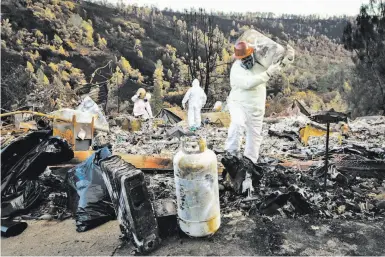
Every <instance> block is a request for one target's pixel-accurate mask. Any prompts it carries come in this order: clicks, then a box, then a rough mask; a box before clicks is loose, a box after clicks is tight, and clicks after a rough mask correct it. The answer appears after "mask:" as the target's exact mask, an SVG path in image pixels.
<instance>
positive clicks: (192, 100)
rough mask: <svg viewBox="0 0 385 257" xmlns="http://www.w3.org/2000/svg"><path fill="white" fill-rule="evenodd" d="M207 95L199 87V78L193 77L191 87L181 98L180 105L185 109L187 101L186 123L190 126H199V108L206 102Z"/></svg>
mask: <svg viewBox="0 0 385 257" xmlns="http://www.w3.org/2000/svg"><path fill="white" fill-rule="evenodd" d="M206 100H207V96H206V94H205V91H204V90H203V89H202V88H201V87H200V85H199V80H197V79H194V81H193V82H192V87H191V88H190V89H189V90H188V91H187V93H186V94H185V96H184V97H183V100H182V106H183V108H184V109H185V108H186V103H187V102H188V113H187V116H188V124H189V127H190V128H193V127H195V128H199V127H200V126H201V109H202V107H203V106H204V105H205V104H206Z"/></svg>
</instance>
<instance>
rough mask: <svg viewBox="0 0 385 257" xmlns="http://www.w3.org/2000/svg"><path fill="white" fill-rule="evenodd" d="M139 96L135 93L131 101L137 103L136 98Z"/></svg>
mask: <svg viewBox="0 0 385 257" xmlns="http://www.w3.org/2000/svg"><path fill="white" fill-rule="evenodd" d="M138 98H139V95H137V94H135V95H134V96H133V97H131V101H133V102H134V103H135V102H136V100H138Z"/></svg>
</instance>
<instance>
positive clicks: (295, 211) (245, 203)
mask: <svg viewBox="0 0 385 257" xmlns="http://www.w3.org/2000/svg"><path fill="white" fill-rule="evenodd" d="M144 124H145V126H144V128H142V129H141V130H139V131H135V132H128V131H126V130H123V129H122V128H121V127H119V126H115V127H113V128H112V129H111V132H110V133H109V134H106V133H100V134H98V135H97V136H96V139H98V138H104V139H103V140H104V141H108V142H111V143H112V149H113V151H116V152H124V153H131V154H141V155H159V154H160V155H164V156H169V157H171V158H172V156H173V154H174V153H176V152H177V150H178V148H179V145H180V141H179V136H180V135H179V136H171V135H170V131H182V132H183V133H185V134H188V132H187V131H188V128H187V126H186V124H185V123H180V124H179V127H178V125H174V126H173V127H171V128H170V127H162V126H160V127H157V126H153V124H151V122H148V123H144ZM308 124H313V126H318V127H321V129H322V125H317V124H315V123H314V122H312V121H311V120H310V119H309V118H308V117H306V116H305V115H297V116H291V117H285V118H280V119H276V120H275V121H274V122H270V121H269V119H267V122H265V123H264V126H263V135H264V141H263V144H262V147H261V158H260V163H261V167H260V169H262V170H263V172H262V173H263V177H262V179H261V180H260V181H259V183H257V184H256V185H255V188H254V192H253V194H252V196H250V195H249V197H248V198H245V196H246V195H244V196H239V195H236V194H234V193H233V190H232V189H231V185H230V184H231V183H230V182H229V181H228V179H227V178H226V177H223V178H221V186H220V188H221V200H222V202H221V206H222V211H223V212H230V211H232V210H234V209H239V208H242V209H244V210H245V211H247V212H251V213H252V212H255V211H258V212H260V213H262V214H280V215H284V216H290V217H294V216H296V215H299V214H312V215H316V216H318V217H323V218H346V219H348V218H351V219H377V218H381V217H382V218H383V217H384V213H385V211H384V205H385V202H384V201H385V182H384V178H385V162H384V160H385V117H382V116H378V117H362V118H358V119H356V120H354V121H349V122H348V126H349V132H348V133H346V134H344V133H341V130H340V127H341V124H337V125H335V126H334V127H332V132H331V135H330V142H329V149H330V150H329V151H330V153H329V154H330V165H329V168H328V174H327V188H326V190H325V188H324V186H323V183H324V177H323V174H324V173H323V168H324V158H325V136H310V138H309V141H308V145H307V146H305V145H304V144H303V142H302V141H301V135H300V129H301V128H304V127H306V125H308ZM176 128H178V129H176ZM196 134H198V135H200V136H203V137H205V138H206V140H207V145H208V147H209V148H210V149H213V150H214V151H215V152H216V153H217V157H218V161H219V163H220V162H221V160H222V159H223V157H224V156H223V149H224V144H225V140H226V137H227V128H223V127H216V126H211V125H205V126H204V127H203V128H202V129H200V130H198V131H197V132H196ZM103 140H102V141H103ZM95 141H96V142H97V141H98V140H95ZM243 146H244V144H243ZM243 146H242V147H243ZM354 165H356V166H357V165H362V166H363V167H362V169H361V170H360V171H359V172H358V173H357V171H355V170H354V169H353V168H354V167H353V166H354ZM365 165H366V168H365ZM363 173H367V174H366V176H365V175H364V174H363ZM148 177H149V178H150V181H151V180H152V181H156V182H155V183H154V182H152V183H151V186H150V188H151V191H156V192H157V193H156V195H158V196H159V195H161V196H165V197H167V198H175V195H174V190H172V189H171V190H169V189H170V188H173V180H172V176H170V174H169V175H168V176H166V175H165V174H156V175H148ZM158 184H159V186H158V188H157V185H158ZM156 188H157V189H156ZM163 191H164V192H163ZM277 201H278V202H280V204H277ZM293 202H295V204H293ZM301 208H303V209H305V210H306V211H304V210H301Z"/></svg>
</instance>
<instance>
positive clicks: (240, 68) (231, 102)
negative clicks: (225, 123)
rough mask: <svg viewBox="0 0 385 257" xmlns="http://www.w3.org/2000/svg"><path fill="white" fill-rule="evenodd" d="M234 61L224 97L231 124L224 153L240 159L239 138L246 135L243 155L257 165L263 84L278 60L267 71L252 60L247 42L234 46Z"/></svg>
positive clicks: (264, 96)
mask: <svg viewBox="0 0 385 257" xmlns="http://www.w3.org/2000/svg"><path fill="white" fill-rule="evenodd" d="M234 52H235V53H234V58H235V59H236V60H235V62H234V63H233V65H232V67H231V70H230V86H231V92H230V94H229V97H228V109H229V112H230V116H231V124H230V127H229V131H228V136H227V140H226V143H225V151H226V152H227V153H228V154H231V155H235V156H238V157H239V156H240V153H239V151H240V145H241V137H242V135H243V132H244V131H245V132H246V145H245V151H244V156H245V157H247V158H249V159H250V160H251V161H252V162H253V163H255V164H256V163H257V161H258V157H259V148H260V145H261V142H262V122H263V116H264V114H265V102H266V82H267V81H268V80H269V78H270V76H272V75H273V74H274V73H275V72H277V71H279V70H280V67H281V65H283V64H284V63H289V61H288V60H287V59H285V58H287V57H285V58H283V60H282V61H280V62H278V63H276V64H272V65H271V66H270V67H269V68H268V69H266V68H265V67H263V66H262V65H261V64H259V63H258V61H257V60H256V59H255V56H254V54H253V52H254V48H253V47H251V46H250V45H248V43H247V42H244V41H240V42H238V43H236V45H235V47H234Z"/></svg>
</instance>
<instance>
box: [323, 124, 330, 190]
mask: <svg viewBox="0 0 385 257" xmlns="http://www.w3.org/2000/svg"><path fill="white" fill-rule="evenodd" d="M329 130H330V123H329V122H327V123H326V156H325V174H324V187H325V191H326V177H327V173H328V166H329Z"/></svg>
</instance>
